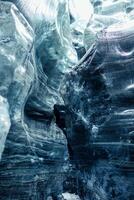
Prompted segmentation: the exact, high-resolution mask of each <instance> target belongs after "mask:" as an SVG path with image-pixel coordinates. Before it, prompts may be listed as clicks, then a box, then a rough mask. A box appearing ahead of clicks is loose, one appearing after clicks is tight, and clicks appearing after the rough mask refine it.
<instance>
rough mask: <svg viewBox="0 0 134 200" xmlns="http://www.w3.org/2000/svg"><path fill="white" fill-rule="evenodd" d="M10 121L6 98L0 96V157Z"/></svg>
mask: <svg viewBox="0 0 134 200" xmlns="http://www.w3.org/2000/svg"><path fill="white" fill-rule="evenodd" d="M10 125H11V122H10V116H9V105H8V102H7V99H5V98H3V97H2V96H0V159H1V155H2V153H3V150H4V147H5V141H6V137H7V134H8V132H9V128H10Z"/></svg>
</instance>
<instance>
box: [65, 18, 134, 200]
mask: <svg viewBox="0 0 134 200" xmlns="http://www.w3.org/2000/svg"><path fill="white" fill-rule="evenodd" d="M133 24H134V22H133V21H131V22H130V23H127V26H126V24H120V25H118V26H117V25H115V26H111V27H109V28H108V29H106V30H104V31H102V33H100V34H99V35H98V40H97V41H96V43H95V44H94V46H93V48H92V49H91V50H90V51H88V52H87V54H86V55H85V57H84V58H83V59H82V60H81V61H80V63H79V64H78V66H77V67H76V68H75V69H74V70H73V71H72V72H71V73H70V74H69V75H67V78H66V80H65V82H66V86H65V87H64V88H63V96H64V101H65V104H66V107H65V108H64V111H65V115H64V116H65V118H64V120H65V123H64V124H65V126H64V131H65V134H66V136H67V140H68V143H69V146H70V155H71V160H72V162H73V163H75V165H77V167H78V169H80V170H84V169H85V171H86V172H87V174H88V175H89V176H90V177H92V176H93V177H94V179H95V180H94V179H93V180H92V178H91V179H90V181H91V180H92V181H91V183H90V184H93V185H94V184H95V183H96V184H97V185H98V196H99V197H98V198H97V197H96V198H95V199H99V198H100V199H109V200H111V199H114V198H116V199H133V198H134V196H133V189H132V188H133V184H134V180H133V170H134V162H133V161H134V156H133V153H134V145H133V143H134V135H133V130H134V123H133V122H134V121H133V120H134V101H133V98H134V94H133V89H134V87H133V82H134V70H133V64H134V26H133ZM89 166H90V167H89ZM90 168H91V169H92V170H91V171H90ZM99 169H100V170H99ZM89 171H90V172H89ZM84 179H86V180H87V177H86V175H85V177H84ZM94 181H95V182H94ZM90 190H91V185H89V186H88V185H87V190H86V192H85V196H88V197H87V199H90V198H91V199H94V197H93V194H92V195H91V193H90V192H91V191H90Z"/></svg>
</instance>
